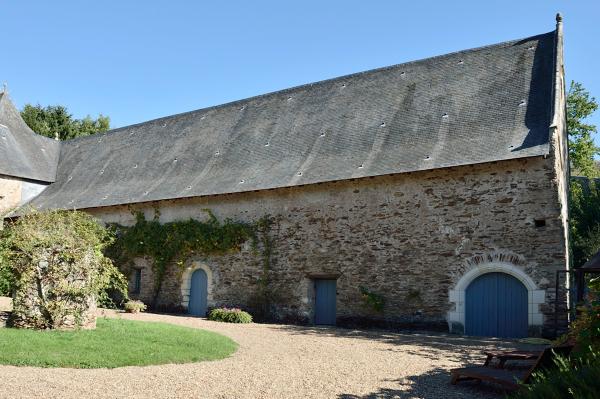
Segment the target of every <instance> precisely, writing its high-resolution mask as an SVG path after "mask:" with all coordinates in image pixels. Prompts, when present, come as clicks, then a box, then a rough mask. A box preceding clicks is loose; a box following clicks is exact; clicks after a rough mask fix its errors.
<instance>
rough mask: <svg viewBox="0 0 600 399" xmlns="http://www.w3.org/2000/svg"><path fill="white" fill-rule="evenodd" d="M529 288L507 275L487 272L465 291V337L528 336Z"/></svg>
mask: <svg viewBox="0 0 600 399" xmlns="http://www.w3.org/2000/svg"><path fill="white" fill-rule="evenodd" d="M527 306H528V293H527V288H526V287H525V286H524V285H523V284H522V283H521V282H520V281H519V280H518V279H516V278H515V277H513V276H511V275H510V274H506V273H486V274H483V275H481V276H479V277H477V278H476V279H475V280H473V281H472V282H471V283H470V284H469V286H468V287H467V289H466V292H465V334H467V335H479V336H490V337H501V338H521V337H526V336H527V335H528V334H527V333H528V331H527V329H528V308H527Z"/></svg>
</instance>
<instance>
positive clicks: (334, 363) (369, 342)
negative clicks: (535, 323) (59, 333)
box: [0, 301, 512, 398]
mask: <svg viewBox="0 0 600 399" xmlns="http://www.w3.org/2000/svg"><path fill="white" fill-rule="evenodd" d="M0 306H2V303H1V301H0ZM106 313H107V315H108V316H109V317H123V318H126V319H135V320H147V321H162V322H167V323H173V324H178V325H184V326H190V327H194V328H203V329H206V330H211V331H216V332H219V333H221V334H224V335H227V336H229V337H231V338H233V339H234V340H235V341H236V342H238V343H239V345H240V347H239V350H238V351H237V352H236V353H235V354H234V355H233V356H232V357H230V358H228V359H223V360H219V361H213V362H203V363H193V364H183V365H162V366H149V367H124V368H118V369H111V370H109V369H96V370H78V369H42V368H33V367H13V366H0V376H1V384H2V387H1V389H0V397H2V398H5V397H6V398H9V397H10V398H25V397H32V398H33V397H37V398H40V397H44V398H82V397H91V398H485V397H491V398H497V397H501V395H500V392H499V391H497V390H496V389H495V388H494V387H492V386H489V385H487V384H481V385H476V384H474V385H473V384H469V383H465V384H461V385H458V386H452V385H450V383H449V379H450V378H449V374H448V369H450V368H452V367H457V366H461V365H464V364H466V363H469V362H479V361H480V359H481V349H482V348H484V347H503V348H508V347H511V346H512V345H511V343H509V342H503V341H498V340H492V339H490V340H473V339H465V338H461V337H456V336H449V335H443V334H432V333H412V334H408V333H403V334H397V333H389V332H373V331H361V330H345V329H336V328H315V327H312V328H311V327H295V326H283V325H270V324H251V325H234V324H225V323H216V322H210V321H207V320H204V319H199V318H191V317H182V316H168V315H157V314H139V315H128V314H115V313H113V312H106Z"/></svg>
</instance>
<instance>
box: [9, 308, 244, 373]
mask: <svg viewBox="0 0 600 399" xmlns="http://www.w3.org/2000/svg"><path fill="white" fill-rule="evenodd" d="M237 347H238V345H237V343H236V342H235V341H233V340H232V339H231V338H229V337H226V336H224V335H221V334H218V333H215V332H212V331H206V330H202V329H198V328H191V327H183V326H179V325H175V324H170V323H163V322H154V321H137V320H126V319H115V318H104V317H103V318H98V320H97V328H96V329H95V330H80V331H33V330H22V329H14V328H0V364H1V365H12V366H31V367H62V368H90V369H92V368H116V367H127V366H150V365H158V364H182V363H194V362H201V361H211V360H220V359H224V358H226V357H229V356H231V355H232V354H233V353H234V352H235V351H236V350H237Z"/></svg>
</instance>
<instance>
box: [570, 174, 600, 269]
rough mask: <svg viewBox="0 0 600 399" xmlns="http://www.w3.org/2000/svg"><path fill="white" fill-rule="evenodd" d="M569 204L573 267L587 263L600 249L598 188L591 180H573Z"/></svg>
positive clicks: (599, 193)
mask: <svg viewBox="0 0 600 399" xmlns="http://www.w3.org/2000/svg"><path fill="white" fill-rule="evenodd" d="M570 194H571V198H570V203H569V212H570V214H571V216H570V222H569V230H570V241H571V242H570V245H571V253H572V255H573V266H575V267H579V266H582V265H583V264H584V263H585V262H587V261H588V260H589V259H590V258H591V257H592V256H594V255H595V254H596V252H598V249H600V187H598V186H597V185H596V184H595V183H594V181H593V180H587V179H582V178H573V179H572V180H571V193H570Z"/></svg>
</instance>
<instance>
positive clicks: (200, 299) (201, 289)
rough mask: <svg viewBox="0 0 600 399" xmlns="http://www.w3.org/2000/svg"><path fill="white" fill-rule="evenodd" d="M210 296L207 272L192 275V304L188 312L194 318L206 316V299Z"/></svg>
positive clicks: (199, 271)
mask: <svg viewBox="0 0 600 399" xmlns="http://www.w3.org/2000/svg"><path fill="white" fill-rule="evenodd" d="M207 294H208V281H207V278H206V272H205V271H204V270H202V269H198V270H196V271H195V272H194V273H192V281H191V285H190V303H189V305H188V312H189V314H191V315H194V316H202V317H204V316H206V299H207V298H206V297H207Z"/></svg>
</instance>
